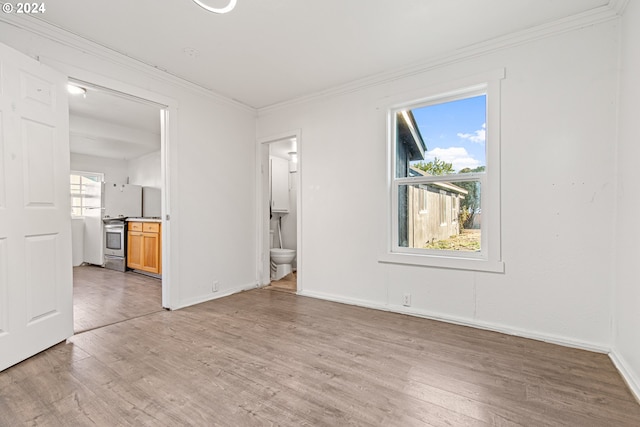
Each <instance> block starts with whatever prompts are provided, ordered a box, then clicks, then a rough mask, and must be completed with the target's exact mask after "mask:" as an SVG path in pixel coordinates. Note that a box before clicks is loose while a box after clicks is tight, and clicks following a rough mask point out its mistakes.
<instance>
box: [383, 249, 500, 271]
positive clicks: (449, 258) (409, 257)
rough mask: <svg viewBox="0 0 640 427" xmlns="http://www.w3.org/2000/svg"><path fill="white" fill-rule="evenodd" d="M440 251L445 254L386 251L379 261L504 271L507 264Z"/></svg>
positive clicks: (458, 268)
mask: <svg viewBox="0 0 640 427" xmlns="http://www.w3.org/2000/svg"><path fill="white" fill-rule="evenodd" d="M439 252H444V254H442V255H440V254H434V253H431V252H429V253H428V254H427V253H424V252H422V253H420V254H413V253H399V252H398V253H385V254H381V255H379V256H378V262H379V263H382V264H403V265H417V266H421V267H434V268H449V269H456V270H473V271H485V272H489V273H504V269H505V265H504V262H503V261H490V260H486V259H483V258H472V257H471V256H467V257H465V254H464V253H460V256H453V255H450V254H451V253H452V251H439ZM456 254H457V253H456ZM471 254H472V253H470V254H469V255H471Z"/></svg>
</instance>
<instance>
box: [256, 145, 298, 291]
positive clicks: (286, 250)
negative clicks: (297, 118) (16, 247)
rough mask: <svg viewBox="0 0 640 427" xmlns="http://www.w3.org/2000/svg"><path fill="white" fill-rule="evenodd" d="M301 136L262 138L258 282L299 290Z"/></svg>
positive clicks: (260, 151)
mask: <svg viewBox="0 0 640 427" xmlns="http://www.w3.org/2000/svg"><path fill="white" fill-rule="evenodd" d="M299 152H300V135H299V132H292V133H290V134H288V135H286V136H282V137H277V138H273V139H268V140H265V141H261V143H260V144H259V154H260V155H259V158H260V165H261V166H260V172H261V173H260V174H259V176H260V177H261V182H260V183H259V188H260V189H261V191H260V194H261V197H260V200H259V203H260V206H261V209H260V210H259V212H260V213H259V216H260V218H259V229H260V241H261V245H260V248H261V252H260V255H261V256H260V258H261V262H260V263H259V270H260V271H259V272H258V275H259V277H260V283H261V285H263V286H265V287H267V288H268V289H272V290H278V291H284V292H294V293H295V292H300V291H301V289H302V286H301V284H302V281H301V276H300V273H301V265H302V263H301V258H300V254H301V250H300V249H301V247H300V242H301V238H300V237H301V236H300V206H301V200H300V190H299V189H300V156H299Z"/></svg>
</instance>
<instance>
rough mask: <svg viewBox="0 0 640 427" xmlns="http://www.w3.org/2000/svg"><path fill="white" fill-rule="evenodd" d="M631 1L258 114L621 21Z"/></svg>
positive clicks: (262, 109) (615, 0)
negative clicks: (605, 23)
mask: <svg viewBox="0 0 640 427" xmlns="http://www.w3.org/2000/svg"><path fill="white" fill-rule="evenodd" d="M628 1H629V0H611V2H610V3H609V4H608V5H605V6H600V7H597V8H595V9H591V10H588V11H586V12H583V13H579V14H577V15H572V16H569V17H567V18H562V19H558V20H556V21H553V22H550V23H546V24H542V25H539V26H536V27H532V28H527V29H525V30H522V31H517V32H514V33H511V34H507V35H505V36H502V37H497V38H494V39H491V40H488V41H484V42H480V43H476V44H473V45H470V46H466V47H464V48H460V49H456V50H455V51H454V52H453V53H446V54H443V55H439V56H435V57H432V58H429V59H427V60H425V61H420V62H418V63H416V64H414V65H412V66H405V67H401V68H398V69H396V70H393V71H389V72H386V73H380V74H377V75H374V76H370V77H367V78H364V79H360V80H356V81H352V82H349V83H347V84H344V85H341V86H334V87H332V88H329V89H327V90H324V91H320V92H316V93H313V94H310V95H307V96H302V97H299V98H295V99H291V100H288V101H284V102H280V103H277V104H273V105H269V106H266V107H260V108H258V109H257V110H258V113H259V114H262V113H267V112H272V111H277V110H280V109H284V108H288V107H291V106H294V105H299V104H306V103H308V102H311V101H314V100H319V99H323V98H331V97H334V96H338V95H343V94H348V93H352V92H357V91H361V90H364V89H366V88H370V87H374V86H380V85H383V84H386V83H389V82H391V81H395V80H399V79H403V78H407V77H410V76H414V75H418V74H423V73H425V72H427V71H430V70H434V69H437V68H442V67H445V66H448V65H452V64H456V63H459V62H462V61H466V60H468V59H471V58H474V57H477V56H481V55H487V54H490V53H493V52H496V51H500V50H505V49H509V48H512V47H515V46H520V45H522V44H525V43H531V42H534V41H536V40H540V39H544V38H548V37H553V36H555V35H558V34H562V33H566V32H569V31H574V30H578V29H581V28H584V27H587V26H590V25H596V24H600V23H604V22H608V21H611V20H616V19H618V18H619V14H621V13H622V9H624V7H623V6H624V5H625V4H626V3H627V2H628ZM619 4H621V5H622V6H620V5H619Z"/></svg>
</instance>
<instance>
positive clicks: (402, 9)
mask: <svg viewBox="0 0 640 427" xmlns="http://www.w3.org/2000/svg"><path fill="white" fill-rule="evenodd" d="M203 1H204V2H206V3H207V4H209V5H211V6H214V7H223V6H225V5H226V4H227V3H228V0H203ZM626 1H627V0H268V1H267V0H238V4H237V6H236V8H235V9H234V10H233V11H231V12H230V13H228V14H224V15H216V14H213V13H210V12H207V11H205V10H204V9H202V8H201V7H199V6H197V5H196V4H195V3H194V2H193V1H192V0H162V1H157V0H136V1H132V0H92V1H86V0H56V1H55V2H50V3H47V4H46V8H47V9H46V12H45V13H43V14H40V15H33V16H29V17H27V19H40V20H43V21H46V22H47V23H49V24H52V25H54V26H56V27H59V28H62V29H64V30H67V31H69V32H71V33H73V34H75V35H77V36H81V37H83V38H86V39H88V40H91V41H93V42H95V43H98V44H100V45H102V46H104V47H107V48H110V49H112V50H114V51H117V52H120V53H122V54H124V55H126V56H128V57H130V58H133V59H134V60H138V61H140V62H142V63H145V64H147V65H150V66H153V67H155V68H158V69H160V70H165V71H166V72H168V73H170V74H173V75H175V76H177V77H180V78H182V79H184V80H187V81H189V82H191V83H195V84H196V85H199V86H201V87H203V88H205V89H208V90H210V91H212V92H214V93H217V94H220V95H222V96H225V97H227V98H231V99H234V100H236V101H238V102H240V103H242V104H245V105H247V106H249V107H253V108H263V107H267V106H270V105H274V104H278V103H280V102H285V101H289V100H293V99H296V98H300V97H304V96H308V95H313V94H315V93H319V92H322V91H326V90H330V89H332V88H335V87H338V86H341V85H345V84H349V83H351V82H356V81H358V80H362V79H367V78H370V77H371V78H375V76H378V75H381V74H383V73H390V72H391V73H392V72H396V71H401V70H403V69H408V68H410V67H412V66H416V65H419V64H424V63H428V62H429V61H431V60H434V59H437V58H439V57H443V56H445V55H447V54H455V53H457V52H459V51H461V50H463V49H465V48H468V47H470V46H473V45H475V44H478V43H482V42H487V41H491V40H493V39H496V38H500V37H504V36H508V35H509V34H513V33H516V32H519V31H525V30H528V29H532V28H534V27H537V26H544V25H546V24H550V23H553V22H560V21H562V20H566V19H569V18H570V17H573V16H576V15H579V14H588V13H590V12H597V11H599V10H602V9H608V8H611V9H615V8H620V7H621V6H620V5H624V4H625V2H626ZM70 112H71V116H72V117H79V118H80V120H73V121H71V123H70V124H71V148H72V152H76V153H83V154H92V155H98V156H102V157H111V158H120V159H131V158H135V157H138V156H140V155H143V154H146V153H148V152H151V151H155V150H157V149H159V144H160V135H159V131H160V117H159V113H158V107H157V106H149V105H148V104H144V103H137V102H132V101H131V100H124V99H123V98H121V97H119V96H114V95H113V94H112V93H109V92H104V91H101V90H92V89H91V88H89V92H88V94H87V97H86V98H73V97H72V98H70ZM84 119H88V120H97V119H99V120H102V121H103V122H105V123H108V124H109V125H108V126H116V127H117V128H115V130H116V131H117V132H115V133H116V134H117V135H118V137H117V138H114V137H113V136H109V135H108V132H107V131H106V130H104V129H103V130H104V132H102V134H101V133H100V132H92V131H90V129H91V128H92V126H89V125H88V124H87V122H86V120H85V121H83V120H84ZM74 126H75V127H76V129H74ZM108 126H107V127H108ZM98 127H100V126H98ZM94 128H96V127H94ZM121 128H127V129H129V130H130V132H125V131H124V130H123V129H121ZM140 132H143V133H144V134H140ZM141 135H142V138H141V137H140V136H141ZM153 135H155V139H156V140H157V144H156V146H155V147H152V146H151V145H150V144H149V143H148V142H149V141H150V139H149V138H151V137H153Z"/></svg>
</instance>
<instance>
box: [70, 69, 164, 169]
mask: <svg viewBox="0 0 640 427" xmlns="http://www.w3.org/2000/svg"><path fill="white" fill-rule="evenodd" d="M74 83H75V84H76V85H78V86H81V87H83V88H85V89H86V91H87V92H86V94H85V95H69V145H70V149H71V152H72V153H77V154H86V155H91V156H98V157H107V158H111V159H120V160H130V159H135V158H138V157H140V156H144V155H145V154H149V153H152V152H155V151H158V150H160V143H161V139H160V126H161V125H160V111H161V108H162V106H160V105H155V104H151V103H149V102H146V101H142V100H138V99H135V98H132V97H130V96H127V95H124V94H120V93H117V92H113V91H110V90H105V89H103V88H98V87H94V86H91V85H87V84H83V83H76V82H74Z"/></svg>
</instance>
